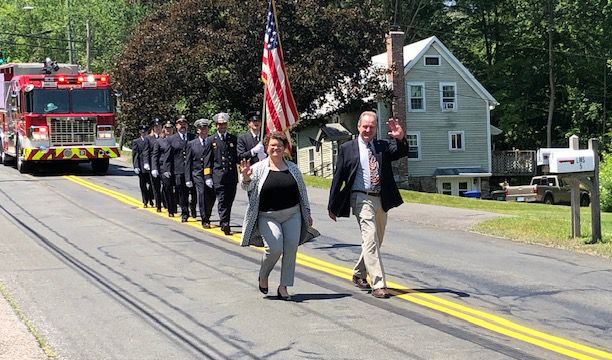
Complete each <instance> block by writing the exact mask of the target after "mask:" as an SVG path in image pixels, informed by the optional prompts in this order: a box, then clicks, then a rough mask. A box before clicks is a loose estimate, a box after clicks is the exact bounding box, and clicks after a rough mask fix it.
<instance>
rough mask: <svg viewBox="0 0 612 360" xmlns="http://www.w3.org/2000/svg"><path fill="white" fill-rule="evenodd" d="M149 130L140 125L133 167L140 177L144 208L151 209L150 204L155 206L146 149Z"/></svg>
mask: <svg viewBox="0 0 612 360" xmlns="http://www.w3.org/2000/svg"><path fill="white" fill-rule="evenodd" d="M148 129H149V127H148V126H147V125H144V124H143V125H140V126H139V127H138V134H139V135H140V136H139V137H138V138H136V139H134V140H133V141H132V166H133V167H134V173H135V174H136V175H138V180H139V185H140V194H141V195H142V204H143V206H144V207H149V204H151V206H153V190H152V189H151V182H150V177H149V169H150V168H149V164H147V162H146V159H145V149H146V147H147V142H146V140H145V137H146V136H147V130H148ZM145 165H146V166H145Z"/></svg>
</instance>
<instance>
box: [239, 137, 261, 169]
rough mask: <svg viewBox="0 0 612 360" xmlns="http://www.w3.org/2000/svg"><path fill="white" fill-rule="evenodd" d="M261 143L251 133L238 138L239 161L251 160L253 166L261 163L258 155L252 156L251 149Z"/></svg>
mask: <svg viewBox="0 0 612 360" xmlns="http://www.w3.org/2000/svg"><path fill="white" fill-rule="evenodd" d="M258 143H259V141H257V139H255V138H254V137H253V134H251V132H250V131H247V133H246V134H242V135H240V136H238V160H239V161H240V160H249V161H250V162H251V165H253V164H255V163H256V162H258V161H259V158H258V157H257V155H255V156H252V155H251V149H252V148H254V147H255V145H257V144H258Z"/></svg>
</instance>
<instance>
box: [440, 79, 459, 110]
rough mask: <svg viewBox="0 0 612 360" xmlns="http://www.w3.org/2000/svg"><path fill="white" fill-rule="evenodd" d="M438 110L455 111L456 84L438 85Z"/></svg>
mask: <svg viewBox="0 0 612 360" xmlns="http://www.w3.org/2000/svg"><path fill="white" fill-rule="evenodd" d="M440 108H441V109H442V111H457V84H456V83H440Z"/></svg>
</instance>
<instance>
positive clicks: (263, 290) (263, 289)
mask: <svg viewBox="0 0 612 360" xmlns="http://www.w3.org/2000/svg"><path fill="white" fill-rule="evenodd" d="M260 284H261V283H260V282H259V278H257V285H258V286H259V291H261V293H262V294H267V293H268V288H265V287H261V285H260Z"/></svg>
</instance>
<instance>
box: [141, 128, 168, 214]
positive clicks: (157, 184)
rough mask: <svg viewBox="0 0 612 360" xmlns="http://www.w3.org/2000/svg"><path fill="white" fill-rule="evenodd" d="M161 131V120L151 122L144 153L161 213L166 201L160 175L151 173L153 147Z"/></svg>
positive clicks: (146, 167)
mask: <svg viewBox="0 0 612 360" xmlns="http://www.w3.org/2000/svg"><path fill="white" fill-rule="evenodd" d="M161 130H162V122H161V120H160V119H159V118H154V119H153V121H151V132H150V134H149V136H147V137H145V142H146V144H147V146H146V147H145V151H144V158H145V164H144V168H145V170H147V171H150V173H149V175H150V179H149V180H150V183H151V189H152V191H153V198H154V199H155V206H156V207H157V212H161V209H162V202H164V203H165V201H163V199H162V196H161V179H160V178H159V174H158V173H155V172H153V171H151V169H152V168H153V166H152V162H153V160H152V157H153V147H154V146H155V143H156V142H157V140H158V139H160V134H161Z"/></svg>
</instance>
